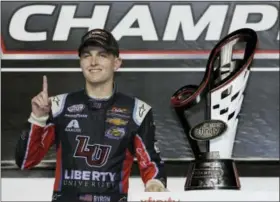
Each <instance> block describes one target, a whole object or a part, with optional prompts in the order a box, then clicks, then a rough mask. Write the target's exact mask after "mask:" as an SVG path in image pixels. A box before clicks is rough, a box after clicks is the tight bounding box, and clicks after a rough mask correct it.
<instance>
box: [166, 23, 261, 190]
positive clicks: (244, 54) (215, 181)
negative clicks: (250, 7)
mask: <svg viewBox="0 0 280 202" xmlns="http://www.w3.org/2000/svg"><path fill="white" fill-rule="evenodd" d="M257 41H258V38H257V34H256V32H255V31H254V30H252V29H247V28H244V29H239V30H237V31H235V32H233V33H230V34H229V35H227V36H226V37H225V38H223V39H222V40H221V41H219V42H218V44H217V45H216V46H215V47H214V48H213V49H212V51H211V53H210V56H209V58H208V62H207V66H206V71H205V74H204V77H203V79H202V81H201V83H200V84H199V85H187V86H184V87H182V88H180V89H178V90H177V91H176V92H175V93H174V94H173V96H172V98H171V103H172V106H173V108H174V109H175V112H176V114H177V117H178V119H179V121H180V123H181V125H182V127H183V129H184V132H185V134H186V137H187V140H188V142H189V144H190V146H191V149H192V151H193V154H194V157H195V160H194V161H192V162H191V165H190V168H189V170H188V174H187V179H186V183H185V190H199V189H202V190H205V189H240V187H241V185H240V181H239V176H238V171H237V169H236V166H235V162H234V160H233V159H232V150H233V146H234V141H235V136H236V133H237V126H238V121H239V116H238V115H239V113H240V110H241V106H242V103H243V99H244V91H245V89H246V86H247V83H248V79H249V75H250V66H251V64H252V61H253V57H254V52H255V50H256V47H257ZM233 53H235V54H233Z"/></svg>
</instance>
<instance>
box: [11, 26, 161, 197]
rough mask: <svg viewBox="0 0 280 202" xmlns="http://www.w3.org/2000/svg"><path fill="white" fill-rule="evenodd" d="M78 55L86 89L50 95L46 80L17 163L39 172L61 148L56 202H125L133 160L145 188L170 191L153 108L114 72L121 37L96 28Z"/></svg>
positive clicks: (21, 143) (23, 139)
mask: <svg viewBox="0 0 280 202" xmlns="http://www.w3.org/2000/svg"><path fill="white" fill-rule="evenodd" d="M79 56H80V66H81V68H82V72H83V75H84V77H85V89H83V90H81V91H78V92H71V93H65V94H60V95H57V96H54V97H50V98H49V95H48V83H47V78H46V77H45V76H44V78H43V89H42V91H41V92H40V93H39V94H38V95H37V96H35V97H34V98H33V99H32V101H31V105H32V112H31V115H30V118H29V119H28V128H26V130H25V131H24V132H23V134H22V135H21V138H20V139H19V142H18V144H17V149H16V163H17V165H18V166H19V167H20V168H21V169H30V168H32V167H34V166H35V165H37V164H38V163H39V162H40V161H41V160H42V159H43V158H44V156H45V155H46V153H47V152H48V150H49V148H50V147H51V146H52V145H55V147H56V171H55V182H54V187H53V199H52V201H56V202H58V201H65V202H71V201H73V202H74V201H75V202H77V201H94V202H99V201H100V202H101V201H102V202H109V201H110V202H117V201H126V200H127V193H128V179H129V176H130V170H131V166H132V164H133V158H134V156H135V157H136V158H137V160H138V165H139V170H140V173H141V178H142V180H143V182H144V184H145V190H146V191H165V188H166V175H165V171H164V163H163V161H162V160H161V158H160V155H159V151H158V150H157V147H156V140H155V125H154V121H153V112H152V108H151V106H150V105H148V104H147V103H145V102H144V101H141V100H140V99H137V98H132V97H129V96H126V95H124V94H122V93H120V92H117V90H116V89H115V87H114V72H115V71H116V70H117V69H118V68H119V67H120V66H121V63H122V61H121V59H120V58H119V48H118V43H117V42H116V40H115V38H114V37H113V35H112V34H111V33H110V32H107V31H105V30H102V29H94V30H91V31H89V32H88V33H86V34H85V35H84V36H83V37H82V42H81V45H80V47H79Z"/></svg>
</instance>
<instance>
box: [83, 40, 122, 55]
mask: <svg viewBox="0 0 280 202" xmlns="http://www.w3.org/2000/svg"><path fill="white" fill-rule="evenodd" d="M89 46H91V47H99V48H102V49H104V50H106V51H107V52H110V53H112V54H114V55H116V56H118V53H116V51H115V50H114V49H112V48H110V47H107V46H105V45H104V44H102V43H99V42H97V41H87V42H85V43H83V44H81V45H80V47H79V50H78V52H79V56H80V55H81V53H82V52H83V50H84V49H85V48H87V47H89Z"/></svg>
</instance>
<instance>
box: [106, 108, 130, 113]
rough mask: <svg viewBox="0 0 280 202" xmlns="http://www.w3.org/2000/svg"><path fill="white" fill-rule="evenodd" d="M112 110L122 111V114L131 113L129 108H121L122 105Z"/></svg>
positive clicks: (113, 111)
mask: <svg viewBox="0 0 280 202" xmlns="http://www.w3.org/2000/svg"><path fill="white" fill-rule="evenodd" d="M110 111H111V112H112V113H120V114H128V113H129V111H128V109H125V108H120V107H113V108H112V109H111V110H110Z"/></svg>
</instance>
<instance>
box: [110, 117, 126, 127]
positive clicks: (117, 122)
mask: <svg viewBox="0 0 280 202" xmlns="http://www.w3.org/2000/svg"><path fill="white" fill-rule="evenodd" d="M106 122H107V123H110V124H112V125H115V126H125V125H127V123H128V121H126V120H123V119H121V118H107V119H106Z"/></svg>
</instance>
